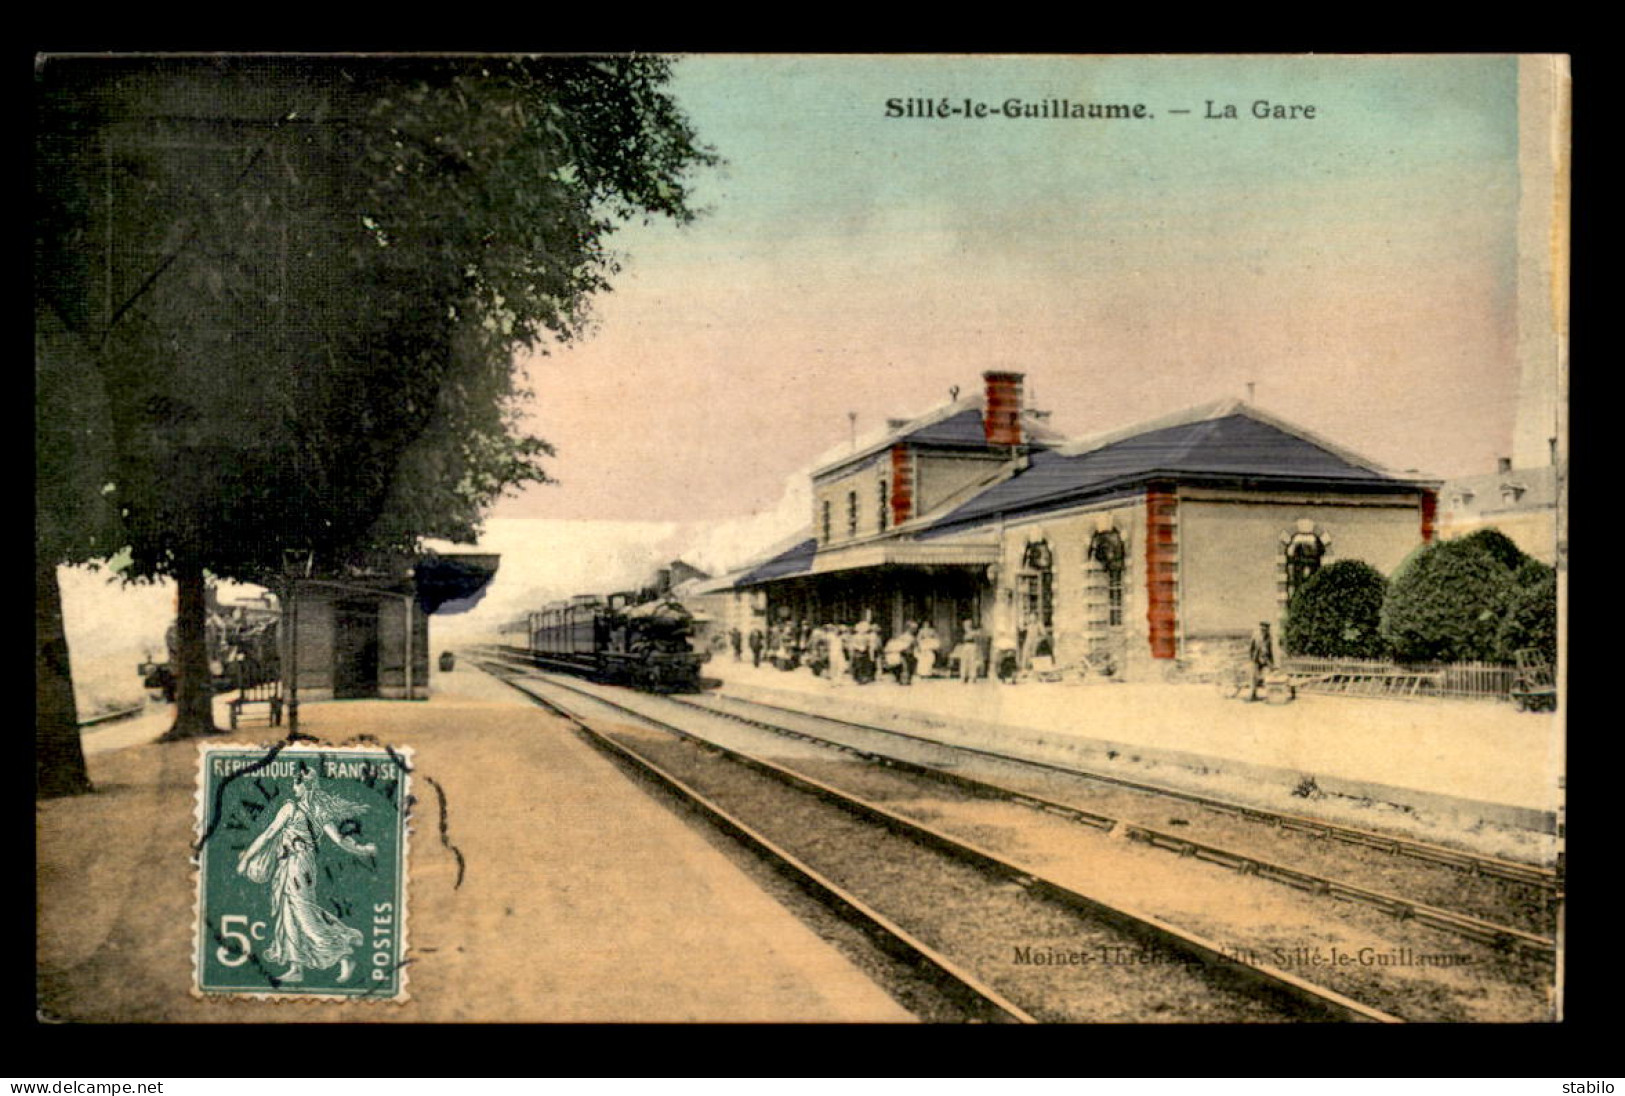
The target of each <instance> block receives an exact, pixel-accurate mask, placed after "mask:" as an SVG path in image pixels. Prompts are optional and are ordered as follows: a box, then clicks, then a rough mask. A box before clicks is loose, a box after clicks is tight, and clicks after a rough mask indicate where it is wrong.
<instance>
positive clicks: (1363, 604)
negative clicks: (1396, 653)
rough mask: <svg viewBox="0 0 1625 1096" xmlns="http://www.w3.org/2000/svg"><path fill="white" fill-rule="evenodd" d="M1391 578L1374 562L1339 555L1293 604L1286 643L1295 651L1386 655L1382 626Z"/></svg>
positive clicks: (1300, 589) (1317, 655)
mask: <svg viewBox="0 0 1625 1096" xmlns="http://www.w3.org/2000/svg"><path fill="white" fill-rule="evenodd" d="M1387 592H1388V580H1387V579H1385V578H1383V577H1382V573H1381V572H1380V571H1378V570H1377V569H1376V568H1375V567H1372V566H1371V565H1370V564H1368V563H1362V562H1361V561H1359V560H1357V559H1344V560H1338V561H1337V562H1336V563H1331V564H1328V565H1326V566H1325V567H1322V568H1321V569H1320V570H1319V571H1317V572H1315V574H1314V575H1312V576H1311V577H1310V578H1309V581H1308V582H1305V583H1304V584H1303V585H1302V586H1300V587H1298V589H1297V590H1296V591H1295V592H1294V593H1293V595H1292V601H1291V603H1290V604H1288V605H1287V618H1286V630H1285V632H1283V633H1282V637H1281V640H1282V643H1283V644H1284V645H1285V647H1286V651H1287V653H1288V654H1290V655H1309V656H1311V657H1315V658H1381V657H1383V655H1384V654H1386V653H1387V646H1386V644H1384V643H1383V640H1382V634H1381V631H1380V625H1381V619H1382V602H1383V596H1384V595H1385V594H1386V593H1387Z"/></svg>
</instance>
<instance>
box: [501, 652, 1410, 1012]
mask: <svg viewBox="0 0 1625 1096" xmlns="http://www.w3.org/2000/svg"><path fill="white" fill-rule="evenodd" d="M508 684H509V685H511V686H512V687H514V688H516V689H518V690H519V691H520V692H522V693H525V694H526V695H529V696H535V694H534V693H532V692H531V691H530V690H529V689H526V688H525V687H524V686H523V685H521V684H519V683H517V682H515V681H509V682H508ZM544 684H547V685H549V686H551V687H553V688H556V689H562V690H565V691H568V692H573V693H576V694H578V695H580V696H583V697H585V698H587V699H588V700H591V701H592V702H594V703H597V704H601V705H603V706H604V707H607V708H612V709H615V710H618V711H621V712H625V713H626V714H628V715H631V716H632V717H634V718H635V719H638V720H641V721H643V722H645V723H647V724H649V725H651V726H655V727H659V728H660V729H662V730H664V731H666V732H668V733H670V734H673V735H675V736H677V737H679V738H682V739H684V740H687V741H689V742H692V743H694V744H696V745H698V746H701V747H703V748H704V749H706V750H709V751H713V752H716V753H719V754H721V755H722V756H724V757H727V758H728V759H730V760H732V761H734V762H736V763H738V764H741V765H743V766H745V767H747V768H750V769H752V770H754V771H756V772H760V773H762V774H764V775H767V776H771V777H773V778H774V779H776V780H779V781H780V782H782V783H784V784H786V785H788V786H790V787H793V788H797V789H799V790H801V791H803V792H805V793H807V794H809V795H812V796H814V797H816V798H818V799H821V800H823V801H825V802H827V803H830V804H831V805H833V806H837V807H840V808H841V809H843V810H846V811H848V812H849V813H852V814H855V815H857V816H859V817H862V818H865V819H867V820H869V821H871V822H874V823H876V824H878V825H880V826H881V827H883V828H884V829H886V830H888V831H890V832H892V833H895V834H898V835H899V836H902V837H906V838H909V839H911V840H914V841H917V842H919V843H921V844H924V845H926V846H928V847H931V848H935V849H937V850H939V851H941V852H945V853H948V854H949V855H952V856H954V857H956V858H958V859H961V860H964V861H966V862H968V863H972V864H975V865H977V866H979V867H982V868H983V869H985V870H988V871H989V872H991V873H993V874H997V875H1000V876H1003V877H1006V878H1009V879H1012V880H1014V881H1015V882H1017V883H1018V884H1020V885H1021V886H1022V887H1024V888H1025V889H1027V890H1028V891H1029V892H1031V893H1036V894H1039V895H1041V896H1043V897H1045V898H1048V899H1050V900H1052V901H1055V902H1057V903H1058V904H1060V905H1064V906H1068V907H1070V908H1072V909H1074V910H1076V911H1079V912H1081V913H1083V914H1084V915H1086V916H1089V917H1093V918H1097V919H1099V920H1103V921H1106V922H1107V923H1109V924H1112V925H1113V926H1115V927H1116V928H1118V929H1119V930H1122V931H1124V932H1127V933H1128V934H1130V935H1133V936H1136V937H1139V938H1141V939H1144V940H1147V941H1149V942H1151V943H1153V944H1156V945H1161V946H1164V947H1167V948H1169V949H1170V950H1172V951H1175V952H1178V953H1180V954H1183V955H1186V956H1188V957H1190V958H1193V959H1195V960H1196V961H1197V962H1199V963H1201V964H1203V965H1204V967H1205V968H1206V970H1207V971H1208V972H1209V974H1210V975H1215V976H1217V977H1218V978H1219V979H1220V980H1229V981H1234V982H1238V983H1241V984H1243V985H1245V986H1246V987H1248V989H1250V990H1256V991H1262V992H1264V993H1265V994H1267V995H1269V996H1271V997H1275V998H1277V999H1281V1000H1284V1001H1286V1002H1290V1004H1292V1005H1293V1006H1296V1007H1298V1008H1303V1009H1307V1010H1309V1011H1310V1012H1313V1013H1316V1014H1319V1015H1321V1016H1324V1017H1326V1018H1329V1019H1334V1020H1342V1021H1354V1022H1375V1023H1390V1024H1397V1023H1403V1022H1404V1021H1403V1020H1401V1019H1400V1018H1399V1017H1396V1016H1393V1015H1390V1014H1389V1013H1386V1012H1383V1011H1381V1010H1380V1009H1376V1008H1373V1007H1371V1006H1369V1005H1365V1004H1362V1003H1361V1002H1359V1001H1356V1000H1354V999H1353V998H1350V997H1346V996H1344V995H1343V994H1340V993H1337V992H1336V991H1335V990H1330V989H1327V988H1325V987H1324V986H1318V985H1315V984H1314V983H1312V982H1309V981H1307V980H1305V979H1302V978H1299V977H1297V976H1295V975H1292V974H1288V973H1286V972H1285V971H1271V970H1268V969H1265V968H1263V967H1259V966H1255V965H1253V964H1251V963H1245V962H1241V961H1239V960H1238V959H1237V958H1236V957H1235V956H1234V955H1233V954H1232V953H1230V952H1227V951H1226V950H1225V949H1224V947H1223V946H1222V945H1221V944H1219V943H1217V942H1216V941H1213V940H1209V939H1207V938H1206V937H1203V936H1200V935H1198V934H1196V933H1193V932H1189V931H1187V930H1185V929H1182V928H1180V927H1178V926H1177V925H1173V924H1170V923H1169V922H1167V921H1164V920H1162V919H1161V918H1159V917H1157V916H1155V915H1154V914H1150V913H1146V912H1144V911H1140V910H1135V909H1133V908H1131V907H1128V906H1124V905H1120V904H1117V903H1112V902H1107V901H1105V900H1103V899H1100V898H1097V897H1094V896H1093V895H1089V894H1086V893H1084V892H1082V891H1079V890H1076V889H1074V888H1072V887H1069V886H1066V885H1065V884H1062V883H1058V882H1055V881H1054V880H1051V879H1047V878H1045V877H1044V876H1043V875H1042V874H1041V873H1039V872H1037V871H1034V870H1033V869H1032V868H1030V867H1028V866H1025V865H1021V864H1017V863H1015V862H1014V861H1011V860H1007V859H1006V858H1004V857H1003V856H1001V855H1000V854H998V853H995V852H992V851H990V850H987V849H984V848H982V847H980V846H978V845H976V844H974V843H972V842H969V841H966V840H964V839H962V838H958V837H954V836H952V835H950V834H947V833H945V832H943V831H941V830H938V829H936V828H934V827H932V826H928V825H925V824H924V823H921V822H917V821H915V820H913V819H911V818H907V817H905V816H903V815H900V814H897V813H895V812H893V811H889V810H887V809H886V808H884V807H881V806H879V805H877V804H874V803H870V802H868V801H866V800H863V799H860V798H858V797H856V796H854V795H851V794H849V793H847V792H844V791H841V790H840V789H838V788H835V787H833V786H831V785H829V784H825V783H824V782H822V781H820V780H816V779H814V778H812V777H809V776H805V775H803V774H801V773H797V772H794V771H793V770H790V769H786V768H783V767H782V766H779V765H775V764H774V763H772V762H770V761H766V760H763V759H761V758H757V757H752V756H751V755H749V754H746V753H742V752H740V751H738V750H734V749H730V748H729V747H727V746H723V745H720V744H719V743H716V742H714V741H712V740H710V739H708V738H705V737H704V736H702V735H697V734H695V733H693V732H691V731H687V730H684V729H683V728H681V727H678V726H676V725H674V724H671V723H669V722H667V721H666V720H663V719H660V718H659V717H658V716H652V715H649V714H647V713H645V712H640V711H637V710H636V709H634V708H630V707H628V706H626V705H624V704H621V703H619V702H617V701H614V700H610V699H607V698H605V697H600V696H597V695H595V694H593V693H590V692H587V691H586V690H584V689H580V688H578V687H576V686H574V685H570V684H565V683H563V682H554V681H549V682H545V683H544ZM538 699H539V698H538ZM550 703H551V702H550Z"/></svg>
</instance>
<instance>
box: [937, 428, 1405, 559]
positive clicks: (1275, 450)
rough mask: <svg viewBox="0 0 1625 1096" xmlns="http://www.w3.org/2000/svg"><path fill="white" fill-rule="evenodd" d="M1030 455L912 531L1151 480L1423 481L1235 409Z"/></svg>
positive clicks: (1364, 487) (941, 529) (1050, 505)
mask: <svg viewBox="0 0 1625 1096" xmlns="http://www.w3.org/2000/svg"><path fill="white" fill-rule="evenodd" d="M1161 421H1162V422H1167V423H1169V425H1162V426H1160V427H1159V426H1158V424H1155V423H1153V424H1148V425H1150V426H1151V427H1152V428H1150V429H1143V428H1142V429H1137V428H1129V429H1128V430H1122V431H1116V432H1114V433H1113V434H1110V435H1104V436H1102V438H1099V439H1093V440H1086V441H1083V442H1079V443H1075V444H1072V445H1066V446H1062V447H1060V448H1058V449H1054V450H1049V451H1039V452H1036V453H1034V454H1033V456H1032V458H1031V464H1030V466H1029V467H1027V468H1026V469H1025V470H1023V471H1022V472H1020V473H1019V474H1017V475H1014V476H1012V477H1010V478H1008V479H1006V480H1004V481H1003V482H1000V483H996V484H994V485H993V486H992V487H990V488H988V489H987V490H986V491H983V492H982V493H980V494H978V495H977V496H975V497H974V498H971V499H969V500H967V501H966V502H964V503H963V504H961V505H960V506H958V507H955V508H954V509H952V510H950V511H949V512H947V513H945V514H941V515H938V516H937V517H935V518H933V519H929V520H928V521H927V523H926V524H925V525H924V526H923V527H922V528H920V529H918V530H916V532H917V535H919V536H921V537H930V536H936V535H940V534H942V533H945V532H951V531H956V530H958V529H960V528H962V527H964V526H966V525H972V524H976V523H978V522H981V521H984V520H988V519H991V518H992V517H993V516H994V515H996V514H1001V513H1003V514H1013V513H1033V512H1042V511H1045V510H1051V509H1056V508H1060V507H1064V506H1070V505H1075V504H1076V503H1078V502H1081V501H1084V500H1103V499H1108V498H1111V497H1113V496H1114V495H1117V494H1130V493H1134V492H1135V491H1137V490H1139V489H1141V488H1143V486H1144V484H1145V483H1147V482H1148V481H1151V480H1156V479H1174V480H1178V481H1180V482H1185V483H1191V482H1205V483H1213V484H1225V483H1238V482H1240V483H1245V484H1258V485H1261V486H1262V485H1265V484H1270V485H1279V486H1286V485H1293V484H1295V485H1303V486H1314V487H1321V488H1327V489H1333V490H1337V489H1343V490H1351V491H1372V490H1377V491H1405V490H1416V489H1417V488H1418V487H1420V486H1431V485H1432V483H1431V481H1428V480H1425V479H1421V478H1407V477H1402V476H1398V475H1395V474H1394V473H1392V472H1389V471H1387V470H1386V469H1383V468H1382V467H1381V466H1380V465H1377V464H1375V463H1374V462H1370V461H1366V460H1363V459H1362V458H1359V457H1356V456H1355V455H1353V454H1351V453H1348V452H1346V451H1344V450H1342V449H1339V448H1337V447H1335V446H1333V445H1331V444H1330V443H1327V442H1322V441H1320V440H1319V439H1316V438H1313V437H1312V436H1310V435H1307V434H1306V433H1304V432H1303V431H1300V430H1296V429H1294V428H1288V427H1286V426H1285V424H1281V423H1278V422H1276V421H1275V420H1273V419H1271V418H1270V417H1269V416H1267V415H1264V414H1262V413H1260V412H1257V411H1256V410H1254V409H1252V408H1249V407H1247V406H1245V405H1243V404H1239V403H1228V404H1222V405H1212V406H1210V407H1208V408H1197V409H1193V411H1191V412H1187V413H1185V414H1184V415H1183V416H1171V417H1170V419H1167V420H1161Z"/></svg>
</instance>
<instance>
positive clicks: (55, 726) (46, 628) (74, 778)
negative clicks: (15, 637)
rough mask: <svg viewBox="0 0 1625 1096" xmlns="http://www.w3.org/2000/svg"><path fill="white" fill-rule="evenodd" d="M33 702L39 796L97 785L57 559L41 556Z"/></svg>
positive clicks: (77, 791) (37, 561) (36, 562)
mask: <svg viewBox="0 0 1625 1096" xmlns="http://www.w3.org/2000/svg"><path fill="white" fill-rule="evenodd" d="M34 705H35V711H34V794H35V796H36V797H38V798H40V799H50V798H53V797H55V796H61V795H83V794H84V793H85V792H88V791H92V790H94V789H92V788H91V786H90V776H89V775H88V774H87V773H86V772H85V749H84V744H83V743H82V742H80V740H79V710H78V706H77V705H76V704H75V703H74V698H73V676H72V672H71V666H70V663H69V660H68V635H67V632H66V630H65V629H64V628H63V626H62V591H61V589H60V588H59V587H58V586H57V581H56V563H55V561H53V560H50V559H44V558H40V557H35V559H34Z"/></svg>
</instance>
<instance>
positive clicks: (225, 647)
mask: <svg viewBox="0 0 1625 1096" xmlns="http://www.w3.org/2000/svg"><path fill="white" fill-rule="evenodd" d="M280 621H281V614H280V613H279V612H278V611H277V610H275V609H269V608H259V607H251V606H243V605H237V606H231V607H229V608H217V609H215V610H213V611H211V612H210V613H209V614H208V615H207V617H206V618H205V620H204V645H205V647H206V648H207V649H208V652H209V677H210V687H211V688H212V689H213V691H214V692H216V693H224V692H229V691H231V690H232V689H238V688H242V687H243V686H247V685H260V684H264V683H266V682H270V681H275V680H277V678H278V677H279V676H280V674H281V669H280V662H281V659H280V654H279V649H278V646H277V629H278V626H279V624H280ZM164 645H165V647H166V648H167V649H168V652H169V659H168V661H165V662H158V661H156V660H155V659H154V658H153V657H152V655H151V653H150V651H149V653H148V655H147V657H146V659H145V660H143V661H142V662H141V664H140V665H138V666H137V667H136V668H135V672H136V673H137V674H138V675H139V676H140V678H141V684H142V686H143V687H144V688H145V689H147V691H148V693H149V694H150V695H152V696H153V698H154V699H156V698H157V697H159V696H162V697H163V699H164V700H166V701H169V702H171V703H173V702H174V700H175V670H174V666H175V646H176V625H174V624H171V625H170V626H169V630H168V631H167V632H165V633H164Z"/></svg>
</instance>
